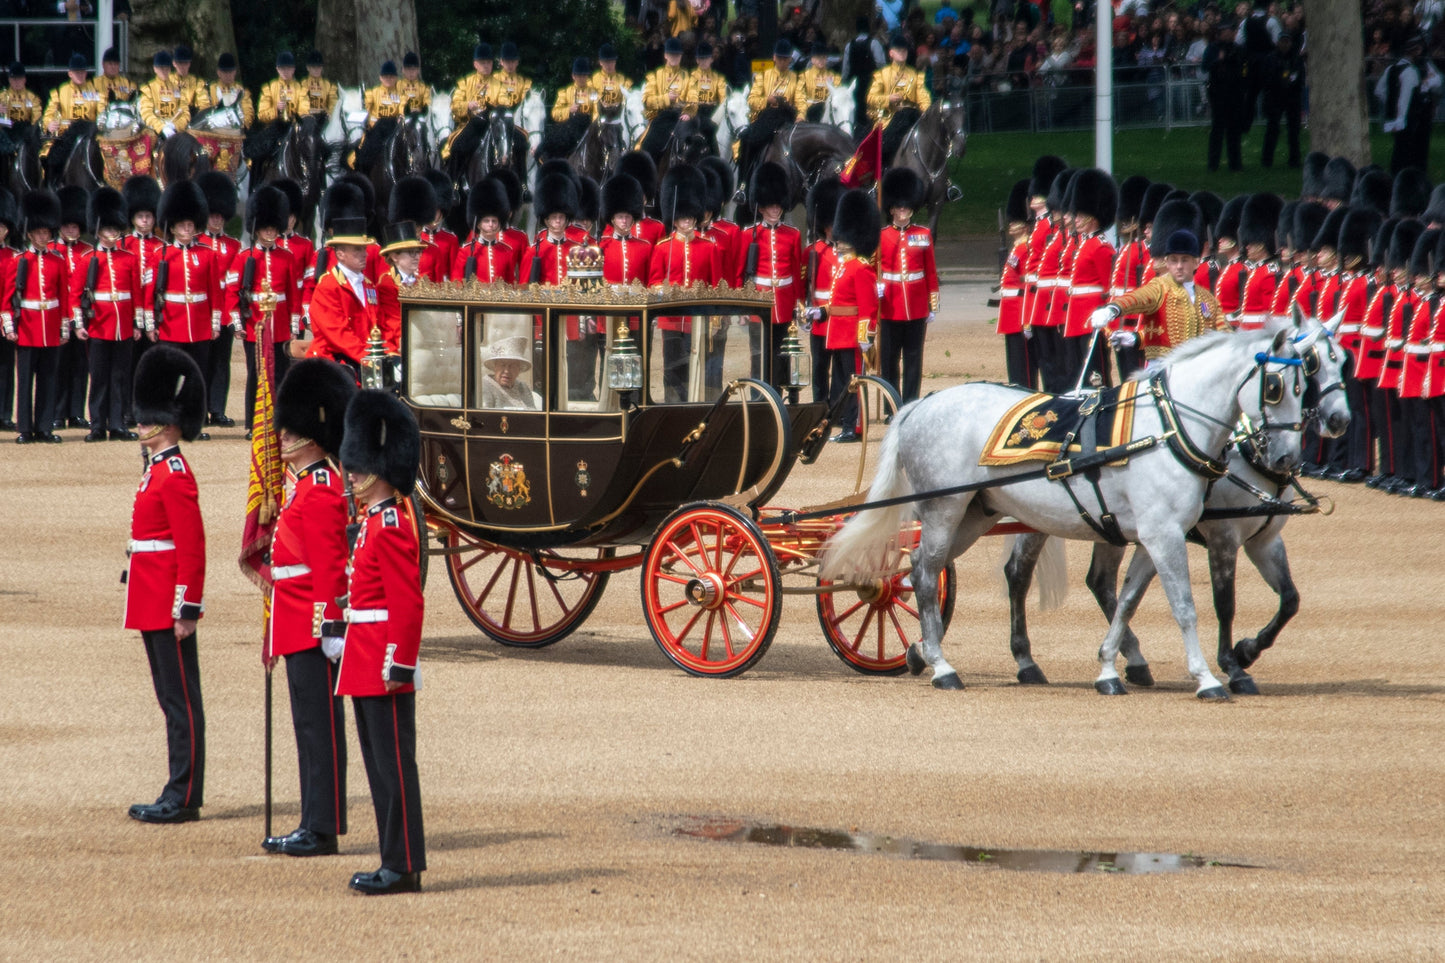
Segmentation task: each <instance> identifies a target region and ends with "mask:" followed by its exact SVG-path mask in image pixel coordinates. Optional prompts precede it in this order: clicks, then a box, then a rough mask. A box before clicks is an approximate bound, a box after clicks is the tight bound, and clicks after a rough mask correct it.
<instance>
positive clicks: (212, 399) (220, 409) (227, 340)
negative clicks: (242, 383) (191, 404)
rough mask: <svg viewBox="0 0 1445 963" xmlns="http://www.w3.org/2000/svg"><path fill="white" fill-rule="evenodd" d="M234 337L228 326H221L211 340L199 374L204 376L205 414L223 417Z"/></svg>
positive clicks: (228, 390) (228, 389)
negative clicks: (208, 351)
mask: <svg viewBox="0 0 1445 963" xmlns="http://www.w3.org/2000/svg"><path fill="white" fill-rule="evenodd" d="M235 340H236V336H235V335H234V334H233V333H232V332H231V328H230V326H229V325H222V326H221V333H220V334H218V335H216V336H215V337H214V338H212V339H211V353H210V356H209V357H208V358H207V359H206V361H207V364H206V367H204V368H202V369H201V373H202V374H204V375H205V376H206V413H207V414H210V415H216V416H218V417H219V416H220V415H224V414H225V413H226V398H227V397H228V396H229V395H230V394H231V344H232V343H233V342H234V341H235Z"/></svg>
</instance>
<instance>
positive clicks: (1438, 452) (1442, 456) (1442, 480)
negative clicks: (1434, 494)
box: [1428, 395, 1445, 488]
mask: <svg viewBox="0 0 1445 963" xmlns="http://www.w3.org/2000/svg"><path fill="white" fill-rule="evenodd" d="M1428 404H1429V406H1430V437H1431V438H1433V439H1434V440H1435V451H1434V456H1435V460H1434V466H1435V476H1434V477H1435V487H1436V488H1445V395H1439V396H1437V397H1434V398H1431V399H1429V401H1428Z"/></svg>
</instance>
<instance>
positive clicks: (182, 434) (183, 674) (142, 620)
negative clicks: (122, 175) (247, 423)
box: [122, 345, 206, 823]
mask: <svg viewBox="0 0 1445 963" xmlns="http://www.w3.org/2000/svg"><path fill="white" fill-rule="evenodd" d="M135 375H136V376H135V397H134V411H135V417H136V420H137V421H138V422H139V423H140V443H141V448H142V450H143V451H144V452H145V474H143V475H142V476H141V480H140V488H139V489H138V490H137V491H136V496H135V507H134V508H133V509H132V511H131V520H130V545H129V548H128V549H127V551H126V554H127V555H129V556H130V562H129V564H128V565H127V571H126V573H125V576H124V577H123V579H122V581H124V582H125V588H126V594H125V627H126V628H127V629H135V630H137V631H139V632H140V634H141V640H142V641H143V642H144V643H145V650H146V657H147V659H148V660H149V661H150V667H151V680H152V681H153V682H154V683H155V690H156V701H157V702H159V703H160V707H161V712H162V714H163V715H164V716H165V720H166V745H167V749H168V756H169V760H170V766H169V778H168V779H167V781H166V785H165V788H164V789H162V790H161V794H160V796H159V798H157V799H156V801H155V802H154V803H149V804H147V803H137V804H135V805H134V806H131V807H130V817H131V818H132V819H136V820H139V821H141V822H145V823H186V822H194V821H195V820H197V819H199V818H201V813H200V809H201V804H202V802H203V800H204V785H205V773H206V713H205V707H204V705H203V703H202V701H201V665H200V660H199V656H198V655H197V645H196V624H197V623H198V622H199V621H200V619H201V616H202V614H204V612H205V604H204V601H203V599H204V592H205V588H206V532H205V527H204V524H203V523H202V520H201V508H200V504H199V500H198V497H197V490H196V477H195V475H193V474H192V473H191V466H190V465H189V464H187V462H186V458H185V456H184V455H182V454H181V447H180V443H181V441H194V440H195V439H196V438H197V437H198V436H199V435H200V433H201V424H202V422H203V421H204V420H205V416H206V390H205V385H204V383H203V381H202V378H201V369H200V368H199V367H198V366H197V365H196V362H195V360H194V359H193V358H190V357H188V356H187V355H186V354H185V353H184V352H182V351H180V350H178V349H176V348H173V347H171V346H169V345H160V346H157V347H155V348H153V349H151V350H150V351H147V352H146V353H145V356H144V357H143V358H141V360H140V363H139V364H138V365H137V366H136V373H135Z"/></svg>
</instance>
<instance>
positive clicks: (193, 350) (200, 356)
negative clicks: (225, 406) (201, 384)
mask: <svg viewBox="0 0 1445 963" xmlns="http://www.w3.org/2000/svg"><path fill="white" fill-rule="evenodd" d="M160 343H161V344H169V345H170V346H171V347H173V348H180V349H181V350H182V351H184V352H185V353H186V354H188V355H190V356H191V360H192V361H194V362H195V363H196V367H197V368H200V369H201V377H202V378H205V377H206V372H207V371H209V370H210V367H211V342H209V341H162V342H160ZM207 394H209V389H208V391H207Z"/></svg>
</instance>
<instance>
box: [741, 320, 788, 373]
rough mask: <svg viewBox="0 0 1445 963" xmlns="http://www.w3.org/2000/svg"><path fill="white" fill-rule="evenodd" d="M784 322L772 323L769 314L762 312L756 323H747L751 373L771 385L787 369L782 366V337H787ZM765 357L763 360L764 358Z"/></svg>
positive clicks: (786, 327)
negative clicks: (751, 361)
mask: <svg viewBox="0 0 1445 963" xmlns="http://www.w3.org/2000/svg"><path fill="white" fill-rule="evenodd" d="M787 334H788V326H787V325H786V324H773V323H772V321H771V320H770V318H769V315H767V314H764V315H763V316H762V318H761V320H760V322H759V323H758V324H750V325H748V349H749V350H750V351H751V352H752V359H753V364H752V373H753V377H754V378H757V379H758V380H759V381H766V382H767V383H768V384H770V385H772V386H773V387H775V388H776V387H777V386H778V382H780V381H782V380H783V374H784V372H785V371H786V370H787V369H786V368H784V367H783V356H782V349H783V338H785V337H787ZM765 358H766V359H767V360H766V361H764V359H765Z"/></svg>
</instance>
